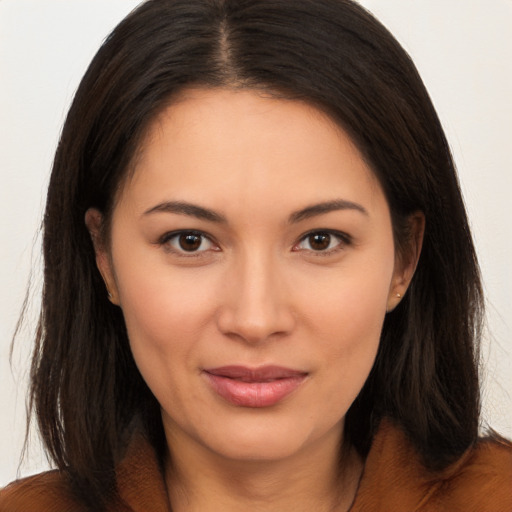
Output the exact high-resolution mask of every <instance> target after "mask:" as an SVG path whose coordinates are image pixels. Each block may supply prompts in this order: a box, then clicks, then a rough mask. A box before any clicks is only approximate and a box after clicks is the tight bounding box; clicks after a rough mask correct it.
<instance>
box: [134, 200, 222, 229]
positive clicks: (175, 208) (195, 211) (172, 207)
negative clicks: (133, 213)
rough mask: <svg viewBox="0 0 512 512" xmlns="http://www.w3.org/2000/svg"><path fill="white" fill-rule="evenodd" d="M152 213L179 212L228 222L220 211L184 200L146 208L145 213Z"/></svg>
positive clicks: (179, 213)
mask: <svg viewBox="0 0 512 512" xmlns="http://www.w3.org/2000/svg"><path fill="white" fill-rule="evenodd" d="M152 213H177V214H178V215H187V216H189V217H195V218H196V219H201V220H207V221H210V222H218V223H223V224H224V223H226V222H227V220H226V217H224V216H223V215H221V214H220V213H217V212H214V211H213V210H210V209H208V208H203V207H202V206H197V205H195V204H192V203H187V202H184V201H165V202H163V203H160V204H157V205H156V206H153V207H152V208H150V209H149V210H146V211H145V212H144V214H143V215H150V214H152Z"/></svg>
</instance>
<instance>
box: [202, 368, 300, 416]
mask: <svg viewBox="0 0 512 512" xmlns="http://www.w3.org/2000/svg"><path fill="white" fill-rule="evenodd" d="M203 374H204V375H205V376H206V378H207V382H208V383H209V385H210V386H211V388H212V389H213V391H215V392H216V393H217V394H218V395H219V396H220V397H222V398H223V399H224V400H226V401H227V402H229V403H231V404H233V405H236V406H238V407H252V408H257V407H271V406H272V405H275V404H277V403H278V402H280V401H281V400H283V399H284V398H286V397H287V396H288V395H290V394H291V393H293V391H295V390H296V389H297V388H298V387H299V386H300V385H301V384H302V383H303V382H304V381H305V379H306V377H307V375H308V374H307V372H303V371H299V370H293V369H290V368H284V367H282V366H262V367H259V368H247V367H245V366H234V365H233V366H222V367H218V368H209V369H205V370H203Z"/></svg>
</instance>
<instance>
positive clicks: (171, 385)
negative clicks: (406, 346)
mask: <svg viewBox="0 0 512 512" xmlns="http://www.w3.org/2000/svg"><path fill="white" fill-rule="evenodd" d="M333 201H337V202H338V203H336V204H335V205H334V206H335V207H334V206H333ZM340 201H344V203H340ZM169 202H175V203H176V202H179V203H180V204H183V203H187V204H192V205H195V206H198V207H200V208H203V209H207V210H208V211H211V212H213V213H214V215H215V216H217V217H219V218H221V219H222V220H219V219H215V218H214V217H212V218H198V217H197V216H196V215H195V214H196V213H197V210H193V209H192V208H190V207H187V208H183V207H181V208H176V204H174V206H173V207H172V208H171V207H169V204H168V203H169ZM326 203H328V204H330V207H329V208H327V210H328V211H323V210H325V209H326V208H323V210H322V208H316V209H313V210H307V209H308V208H309V207H311V206H312V205H318V204H324V205H325V204H326ZM297 212H302V213H301V214H299V213H297ZM308 213H309V214H308ZM101 223H102V216H101V214H100V212H98V211H96V210H89V211H88V212H87V216H86V224H87V226H88V228H89V230H90V232H91V235H92V237H93V240H94V241H95V247H96V255H97V263H98V268H99V270H100V272H101V273H102V276H103V277H104V280H105V283H106V286H107V288H108V290H109V292H110V293H111V300H112V301H113V302H114V303H115V304H118V305H119V306H120V307H121V308H122V311H123V314H124V317H125V320H126V325H127V329H128V334H129V338H130V343H131V349H132V351H133V355H134V358H135V361H136V363H137V365H138V368H139V370H140V372H141V374H142V376H143V377H144V379H145V380H146V382H147V384H148V386H149V387H150V389H151V390H152V392H153V393H154V395H155V396H156V398H157V399H158V401H159V403H160V404H161V407H162V418H163V423H164V428H165V432H166V436H167V440H168V445H169V459H168V467H167V471H166V478H167V483H168V488H169V495H170V499H171V503H172V507H173V510H175V511H181V510H187V511H195V510H201V511H203V512H204V511H209V510H224V511H230V510H237V511H239V510H265V511H272V510H281V511H282V510H294V511H302V510H317V511H322V510H325V511H327V510H339V511H341V510H347V509H348V508H349V506H350V503H351V502H352V500H353V498H354V495H355V493H356V489H357V484H358V481H359V477H360V475H361V471H362V467H363V463H362V461H361V460H360V459H359V457H358V456H357V455H356V454H355V453H354V451H353V450H350V449H349V450H347V451H346V453H344V456H343V458H342V461H341V469H339V466H340V464H339V458H340V456H339V453H340V450H339V447H340V444H341V442H342V439H343V423H344V417H345V414H346V412H347V410H348V408H349V407H350V405H351V404H352V402H353V401H354V399H355V398H356V396H357V394H358V393H359V391H360V390H361V388H362V386H363V384H364V382H365V380H366V378H367V377H368V374H369V372H370V369H371V367H372V365H373V362H374V359H375V355H376V352H377V348H378V344H379V336H380V332H381V329H382V323H383V321H384V317H385V315H386V312H387V311H389V310H391V309H393V308H394V307H395V306H396V305H397V303H398V302H399V300H400V297H398V295H397V294H400V295H401V296H403V294H404V293H405V291H406V289H407V286H408V285H409V282H410V280H411V278H412V274H413V272H414V268H415V265H416V262H417V258H418V255H419V251H420V248H421V236H422V229H423V227H422V219H421V217H420V216H416V217H415V218H414V219H412V220H411V224H412V227H413V231H414V234H415V236H413V237H412V240H413V242H411V247H410V250H409V251H408V254H407V255H405V256H404V255H402V257H401V258H398V257H397V255H396V254H395V248H394V243H393V234H392V225H391V218H390V213H389V207H388V204H387V201H386V198H385V196H384V194H383V191H382V188H381V187H380V185H379V183H378V181H377V180H376V178H375V176H374V174H373V173H372V171H371V169H370V168H369V167H368V166H367V164H366V163H365V162H364V160H363V159H362V157H361V155H360V153H359V152H358V150H357V148H356V147H355V146H354V144H353V143H352V141H351V140H350V139H349V137H348V136H347V135H346V134H345V133H344V132H343V131H342V130H341V129H340V128H339V127H338V126H337V125H336V124H334V123H333V122H332V121H331V120H330V119H329V118H328V117H327V116H326V115H324V114H323V113H321V112H320V111H318V110H317V109H315V108H313V107H311V106H309V105H307V104H305V103H301V102H298V101H289V100H283V99H273V98H269V97H265V96H264V95H263V94H261V93H258V92H254V91H244V90H242V91H233V90H225V89H213V90H211V89H191V90H188V91H186V92H185V93H183V94H182V95H181V97H180V98H179V100H178V101H175V102H174V103H173V104H172V105H171V106H169V107H168V108H167V109H166V110H165V111H164V112H162V113H161V114H160V115H159V117H158V118H157V119H156V120H155V122H154V123H153V124H152V125H151V127H150V129H149V131H148V134H147V137H146V138H145V141H144V143H143V145H142V147H141V152H140V155H139V158H138V160H137V162H136V168H135V172H134V174H133V176H131V177H130V178H129V179H128V180H127V181H126V183H125V184H124V187H123V188H122V190H121V192H120V193H119V197H118V198H117V203H116V206H115V209H114V213H113V218H112V224H111V237H110V243H109V245H108V246H106V245H105V244H103V243H101V240H102V239H101ZM179 230H184V231H187V230H188V231H191V230H192V231H195V232H201V233H204V237H203V236H200V237H199V238H196V239H193V240H195V241H196V242H198V244H199V245H198V248H197V250H193V251H189V252H187V251H185V250H183V248H182V246H181V245H180V238H179V236H177V235H175V233H176V231H179ZM312 232H314V233H317V234H318V233H320V234H322V233H324V235H322V236H321V237H320V239H318V238H316V239H315V238H312V237H311V236H310V235H311V233H312ZM173 233H174V234H173ZM325 233H327V236H326V235H325ZM182 240H183V239H182ZM318 240H321V242H322V243H324V245H322V244H320V245H314V242H315V241H317V242H318ZM186 247H187V246H186ZM188 248H190V246H189V247H188ZM233 364H236V365H243V366H246V367H251V368H254V367H259V366H262V365H279V366H284V367H287V368H292V369H295V370H300V371H301V372H305V373H306V374H307V377H306V378H305V379H304V381H303V382H302V383H301V384H300V385H299V387H298V388H297V389H296V390H295V391H294V392H293V393H291V394H290V395H288V396H287V397H286V398H284V399H283V400H281V401H279V402H278V403H277V404H275V405H272V406H270V407H263V408H251V407H240V406H237V405H234V404H232V403H230V402H228V401H226V400H224V399H223V398H222V397H220V396H219V395H218V394H217V393H216V392H215V391H214V390H213V389H212V387H211V386H210V385H209V382H208V379H207V378H205V375H204V369H205V368H212V367H219V366H225V365H233ZM171 459H172V464H171V463H170V461H171Z"/></svg>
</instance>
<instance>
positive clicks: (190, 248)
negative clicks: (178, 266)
mask: <svg viewBox="0 0 512 512" xmlns="http://www.w3.org/2000/svg"><path fill="white" fill-rule="evenodd" d="M160 243H161V244H162V245H164V246H167V247H168V248H170V249H172V251H173V252H175V253H178V254H180V253H181V254H182V255H185V254H186V253H196V254H201V253H203V252H206V251H210V250H217V249H218V247H217V246H216V245H215V244H214V243H213V242H212V241H211V239H210V238H209V237H208V236H207V235H205V234H203V233H201V232H196V231H181V232H178V233H169V234H168V235H165V236H164V237H162V239H161V241H160Z"/></svg>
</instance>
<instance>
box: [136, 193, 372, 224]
mask: <svg viewBox="0 0 512 512" xmlns="http://www.w3.org/2000/svg"><path fill="white" fill-rule="evenodd" d="M339 210H355V211H358V212H361V213H362V214H364V215H368V211H367V210H366V209H365V208H364V207H363V206H361V205H360V204H358V203H354V202H352V201H346V200H344V199H336V200H333V201H326V202H323V203H318V204H314V205H311V206H307V207H306V208H303V209H301V210H298V211H296V212H293V213H292V214H291V215H290V216H289V218H288V222H289V223H290V224H295V223H297V222H301V221H303V220H306V219H309V218H311V217H316V216H317V215H324V214H326V213H330V212H334V211H339ZM153 213H175V214H178V215H187V216H189V217H195V218H196V219H201V220H207V221H209V222H217V223H222V224H226V223H227V219H226V217H224V216H223V215H221V214H220V213H217V212H215V211H214V210H210V209H209V208H204V207H202V206H198V205H195V204H192V203H187V202H185V201H164V202H163V203H159V204H157V205H156V206H153V207H152V208H150V209H149V210H146V211H145V212H144V214H143V215H150V214H153Z"/></svg>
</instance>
